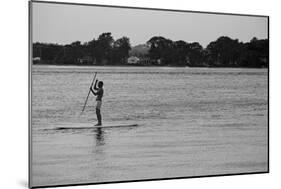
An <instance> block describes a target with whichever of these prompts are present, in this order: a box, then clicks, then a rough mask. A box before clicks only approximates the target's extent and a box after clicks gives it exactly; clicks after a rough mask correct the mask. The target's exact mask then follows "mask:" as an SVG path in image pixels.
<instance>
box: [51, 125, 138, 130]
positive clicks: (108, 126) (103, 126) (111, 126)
mask: <svg viewBox="0 0 281 189" xmlns="http://www.w3.org/2000/svg"><path fill="white" fill-rule="evenodd" d="M136 126H138V124H127V125H126V124H124V125H122V124H120V125H101V126H94V125H92V126H83V127H75V126H69V127H67V126H62V127H56V128H55V129H56V130H67V129H97V128H114V127H136Z"/></svg>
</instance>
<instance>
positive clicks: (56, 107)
mask: <svg viewBox="0 0 281 189" xmlns="http://www.w3.org/2000/svg"><path fill="white" fill-rule="evenodd" d="M96 71H97V72H98V75H97V77H98V79H99V80H103V82H104V91H105V94H104V98H103V105H102V115H103V120H104V123H105V124H106V123H110V124H112V123H113V124H135V123H136V124H139V126H138V127H132V128H129V127H128V128H106V129H88V130H87V129H86V130H56V129H55V128H56V127H59V126H76V127H80V126H85V125H86V126H92V125H94V124H95V123H96V116H95V108H94V105H95V99H94V97H93V96H90V98H89V101H88V106H87V107H86V110H85V112H84V113H83V114H82V115H81V110H82V108H83V105H84V101H85V98H86V96H87V93H88V89H89V85H90V83H91V80H92V78H93V75H94V74H93V73H94V72H96ZM267 74H268V70H267V69H225V68H220V69H215V68H161V67H77V66H73V67H72V66H33V67H32V142H33V143H32V149H33V154H32V176H33V179H32V182H33V183H32V185H33V186H39V185H40V186H42V185H59V184H77V183H95V182H108V181H121V180H122V181H124V180H139V179H152V178H168V177H186V176H202V175H215V174H228V173H247V172H263V171H267V162H268V159H267V153H268V149H267V145H268V144H267V141H268V139H267V131H268V127H267V122H268V119H267V118H268V115H267V113H268V99H267V98H268V97H267V93H268V91H267V89H268V80H267Z"/></svg>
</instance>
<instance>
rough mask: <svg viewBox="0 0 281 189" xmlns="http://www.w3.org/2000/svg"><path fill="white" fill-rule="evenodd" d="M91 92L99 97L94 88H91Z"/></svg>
mask: <svg viewBox="0 0 281 189" xmlns="http://www.w3.org/2000/svg"><path fill="white" fill-rule="evenodd" d="M90 90H91V92H92V93H93V94H94V95H95V96H97V93H96V92H95V91H94V90H93V87H90Z"/></svg>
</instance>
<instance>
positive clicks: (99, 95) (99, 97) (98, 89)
mask: <svg viewBox="0 0 281 189" xmlns="http://www.w3.org/2000/svg"><path fill="white" fill-rule="evenodd" d="M97 84H98V87H97ZM90 90H91V91H92V93H93V94H94V95H95V96H97V98H96V102H97V104H96V114H97V119H98V123H97V124H96V125H95V126H100V125H102V121H101V112H100V111H101V104H102V97H103V82H102V81H98V80H96V82H95V85H94V90H96V92H95V91H94V90H93V88H92V86H91V88H90Z"/></svg>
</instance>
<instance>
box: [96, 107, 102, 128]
mask: <svg viewBox="0 0 281 189" xmlns="http://www.w3.org/2000/svg"><path fill="white" fill-rule="evenodd" d="M96 114H97V119H98V125H101V113H100V109H98V108H96Z"/></svg>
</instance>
